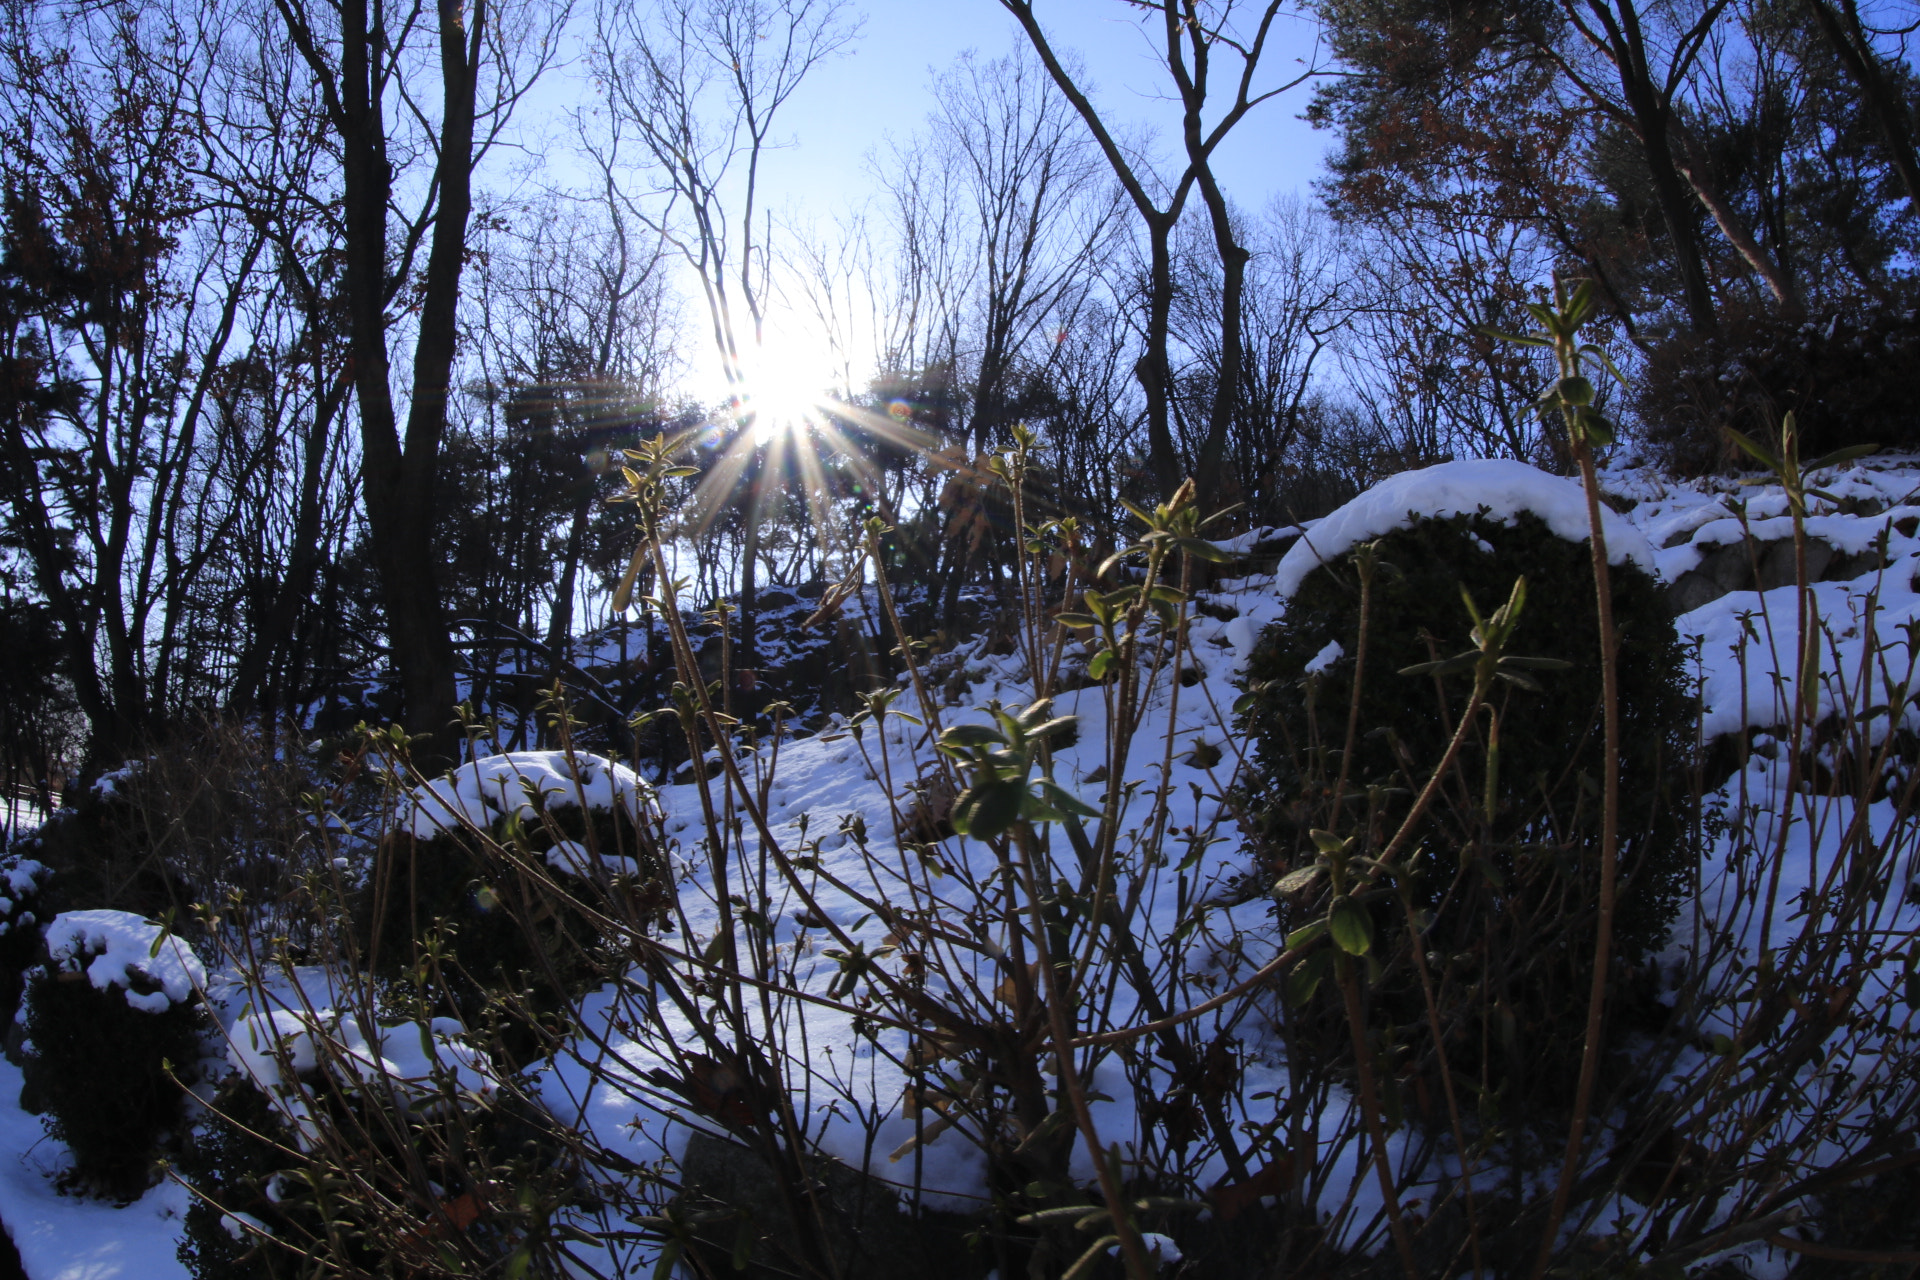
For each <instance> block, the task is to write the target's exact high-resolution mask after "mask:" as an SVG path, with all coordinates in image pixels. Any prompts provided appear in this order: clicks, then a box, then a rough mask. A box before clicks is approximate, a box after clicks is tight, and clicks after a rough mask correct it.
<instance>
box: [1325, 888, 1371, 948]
mask: <svg viewBox="0 0 1920 1280" xmlns="http://www.w3.org/2000/svg"><path fill="white" fill-rule="evenodd" d="M1327 929H1328V931H1329V932H1330V933H1332V934H1333V945H1335V946H1336V947H1339V948H1340V949H1341V950H1342V951H1344V952H1346V953H1347V954H1348V955H1350V956H1363V955H1365V954H1367V952H1368V951H1370V950H1371V949H1372V948H1373V917H1372V916H1369V915H1368V914H1367V909H1366V908H1365V907H1363V906H1361V905H1360V904H1359V903H1357V902H1355V901H1354V900H1353V899H1352V898H1349V897H1347V896H1346V895H1345V894H1342V895H1341V896H1340V897H1338V898H1335V899H1334V900H1333V909H1332V910H1330V911H1328V912H1327Z"/></svg>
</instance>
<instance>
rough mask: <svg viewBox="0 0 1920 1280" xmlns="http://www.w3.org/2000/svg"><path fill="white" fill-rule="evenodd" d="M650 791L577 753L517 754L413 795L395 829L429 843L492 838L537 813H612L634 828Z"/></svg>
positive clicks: (480, 763) (466, 768) (468, 768)
mask: <svg viewBox="0 0 1920 1280" xmlns="http://www.w3.org/2000/svg"><path fill="white" fill-rule="evenodd" d="M652 797H653V788H652V787H651V786H649V785H648V784H647V783H646V782H645V781H644V780H643V779H642V778H641V777H640V775H639V774H637V773H635V772H634V771H633V770H631V769H629V768H628V767H627V766H625V765H623V764H615V763H613V762H611V761H608V760H605V759H602V758H601V757H599V756H595V755H588V754H585V753H581V754H578V755H574V756H571V757H570V756H568V754H567V753H566V752H564V751H515V752H510V753H508V754H505V755H497V756H486V757H484V758H482V759H479V760H475V761H472V762H470V763H468V764H464V765H461V766H460V767H459V768H458V769H455V770H454V771H453V774H452V776H451V777H449V778H441V779H438V780H436V781H433V782H429V783H426V784H424V785H422V786H419V787H416V788H414V789H413V790H412V791H410V792H408V793H407V796H406V799H405V801H404V802H403V804H402V818H401V822H400V825H401V826H402V827H403V828H404V829H405V830H406V831H408V832H409V833H411V834H412V835H413V836H415V837H417V838H419V839H422V840H428V839H432V838H433V837H434V836H437V835H441V834H444V833H447V832H452V831H459V830H462V829H464V828H466V827H469V826H472V827H479V828H481V829H482V830H490V829H491V828H492V826H493V824H494V823H495V822H496V821H498V820H499V819H500V818H503V817H505V816H507V815H508V814H514V815H517V816H519V817H520V818H522V819H531V818H534V817H536V816H537V814H538V809H537V808H536V807H535V804H534V800H535V798H538V801H539V804H540V806H541V807H545V808H555V809H565V808H581V807H585V808H586V809H588V810H589V811H594V812H600V811H607V810H611V809H613V808H615V807H616V806H617V807H619V808H620V809H622V810H624V811H625V812H626V813H627V814H628V815H629V816H630V817H632V818H634V819H635V820H638V819H639V817H640V816H641V814H642V813H644V812H645V811H646V810H647V808H648V806H649V805H650V804H651V803H652Z"/></svg>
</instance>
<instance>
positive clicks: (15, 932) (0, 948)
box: [0, 854, 53, 1026]
mask: <svg viewBox="0 0 1920 1280" xmlns="http://www.w3.org/2000/svg"><path fill="white" fill-rule="evenodd" d="M52 875H53V872H52V871H51V870H49V869H48V868H47V866H46V865H45V864H44V863H41V862H36V861H35V860H34V859H32V858H25V857H21V856H20V855H19V854H9V855H7V856H6V857H5V858H0V1026H7V1025H11V1024H12V1022H13V1015H14V1014H15V1013H16V1012H18V1011H19V1008H20V996H21V993H22V991H24V990H25V984H26V975H27V970H28V969H31V968H32V967H33V966H34V965H35V964H37V963H39V961H40V924H41V921H42V919H43V917H44V915H45V908H44V906H43V905H42V902H41V899H42V897H43V894H44V891H45V889H46V887H47V881H48V880H49V879H50V878H51V877H52Z"/></svg>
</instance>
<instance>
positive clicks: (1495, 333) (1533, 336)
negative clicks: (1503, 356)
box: [1474, 325, 1553, 347]
mask: <svg viewBox="0 0 1920 1280" xmlns="http://www.w3.org/2000/svg"><path fill="white" fill-rule="evenodd" d="M1474 332H1476V333H1478V334H1480V335H1482V336H1483V337H1488V338H1492V339H1493V340H1494V341H1495V342H1511V343H1513V344H1514V345H1515V346H1517V347H1551V346H1552V345H1553V339H1551V338H1543V337H1541V336H1540V335H1539V334H1537V333H1507V332H1505V331H1504V330H1500V329H1492V328H1488V327H1487V326H1486V325H1480V326H1479V327H1477V328H1476V329H1475V330H1474Z"/></svg>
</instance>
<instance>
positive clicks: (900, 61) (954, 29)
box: [769, 0, 1329, 217]
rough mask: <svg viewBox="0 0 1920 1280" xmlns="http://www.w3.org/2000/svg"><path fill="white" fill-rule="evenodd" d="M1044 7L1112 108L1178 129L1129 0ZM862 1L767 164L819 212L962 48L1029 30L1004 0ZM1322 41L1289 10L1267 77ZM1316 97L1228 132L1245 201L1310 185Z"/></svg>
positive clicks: (1050, 1) (899, 127)
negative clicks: (1304, 116)
mask: <svg viewBox="0 0 1920 1280" xmlns="http://www.w3.org/2000/svg"><path fill="white" fill-rule="evenodd" d="M1037 7H1038V9H1039V12H1040V14H1041V20H1042V22H1043V24H1044V25H1045V26H1046V28H1047V30H1048V33H1049V36H1050V37H1051V38H1052V39H1053V41H1054V42H1055V45H1056V47H1058V48H1061V49H1063V50H1064V49H1071V50H1073V51H1074V52H1076V53H1077V54H1078V55H1079V56H1080V57H1081V59H1082V60H1083V61H1084V62H1085V64H1086V67H1087V69H1088V72H1089V73H1090V78H1091V79H1092V80H1093V82H1094V84H1095V88H1096V97H1095V100H1096V102H1097V103H1098V104H1099V105H1100V107H1101V109H1102V110H1103V111H1104V112H1107V113H1109V115H1110V117H1111V118H1114V119H1120V120H1127V121H1131V122H1134V123H1137V124H1142V125H1146V126H1149V127H1154V126H1158V132H1159V133H1160V134H1161V136H1164V137H1167V138H1168V139H1169V141H1172V140H1173V139H1174V138H1175V136H1176V135H1175V134H1174V133H1173V127H1174V125H1175V123H1176V122H1177V116H1176V114H1175V110H1174V108H1173V107H1172V106H1171V105H1170V104H1169V103H1167V102H1166V101H1164V100H1158V99H1157V97H1156V95H1164V94H1166V93H1168V92H1170V90H1171V85H1170V83H1169V82H1168V80H1167V77H1166V72H1165V71H1164V69H1161V68H1159V67H1158V66H1157V65H1156V63H1155V62H1154V61H1153V55H1154V49H1153V47H1152V46H1151V44H1150V43H1149V41H1148V40H1147V38H1146V35H1145V34H1144V31H1143V28H1142V26H1141V24H1140V21H1139V20H1138V18H1137V17H1135V16H1133V15H1134V13H1135V11H1133V10H1132V9H1131V8H1130V6H1128V5H1127V4H1126V3H1125V2H1124V0H1037ZM854 8H855V10H856V11H859V12H863V13H864V14H865V17H866V22H865V28H864V30H863V32H862V35H861V38H860V40H859V41H858V43H857V44H856V45H855V46H854V48H853V50H852V52H851V53H849V54H847V55H845V56H843V57H842V58H840V59H839V60H837V61H836V62H834V63H833V64H831V65H830V66H828V67H825V68H822V69H821V70H820V71H819V72H816V74H815V75H814V76H813V78H812V79H811V80H810V81H809V82H808V83H807V84H806V85H805V86H803V87H802V89H801V91H800V92H799V93H798V94H797V95H795V97H794V99H793V101H792V102H791V103H790V104H789V106H788V114H787V115H786V116H785V118H784V124H785V127H784V128H783V129H782V130H781V132H782V133H784V134H787V135H788V136H789V137H790V138H791V140H792V142H793V145H792V146H790V147H787V148H784V149H783V150H782V151H781V153H780V154H779V155H778V156H777V157H775V158H774V160H773V162H772V164H771V165H770V170H771V172H770V174H769V177H770V178H771V179H772V181H773V184H774V187H775V189H776V190H777V191H778V192H779V193H780V194H779V195H778V196H776V200H780V201H781V202H784V200H786V199H790V200H792V201H793V202H794V203H795V204H796V205H798V206H799V207H800V209H801V210H804V212H806V213H809V214H812V215H814V216H816V217H826V216H829V215H830V214H832V213H833V212H835V211H836V210H838V209H841V208H845V207H847V206H849V205H851V204H857V203H858V202H859V200H860V199H861V198H862V197H863V196H865V195H866V194H867V193H868V192H869V191H870V189H871V186H872V181H871V178H870V177H869V175H868V172H867V169H866V166H865V162H864V157H865V155H866V154H867V153H868V152H869V151H871V150H873V149H874V148H876V147H877V146H878V145H879V144H880V143H881V142H882V141H883V140H884V139H885V138H886V137H887V136H888V135H889V134H892V135H894V136H898V137H904V136H906V135H907V134H909V133H911V132H912V131H913V130H914V129H915V128H916V127H918V125H919V124H920V122H921V120H922V119H923V118H924V117H925V115H926V113H927V111H928V110H929V109H930V108H931V107H932V106H933V98H932V95H931V93H930V92H929V89H928V86H929V82H930V81H931V79H932V75H933V74H935V73H937V72H939V71H942V70H944V69H945V68H946V67H947V66H949V65H950V64H951V63H952V62H953V60H954V58H955V57H956V56H957V55H959V54H960V53H961V52H962V51H963V50H966V49H970V48H971V49H977V50H979V51H980V52H981V53H982V54H983V55H987V56H993V55H996V54H1000V53H1004V52H1006V51H1008V50H1009V49H1011V48H1012V47H1013V46H1014V43H1015V41H1016V40H1017V39H1021V38H1022V37H1021V36H1020V32H1019V29H1018V27H1016V26H1015V24H1014V22H1013V19H1012V18H1010V17H1009V16H1007V14H1006V12H1005V11H1004V10H1003V9H1001V7H1000V6H999V4H997V3H995V0H945V2H933V0H865V2H864V3H858V4H856V5H855V6H854ZM1314 50H1315V31H1314V27H1313V25H1312V23H1311V22H1310V21H1308V20H1307V19H1304V18H1300V17H1283V18H1282V19H1281V20H1280V22H1279V24H1278V25H1277V27H1276V30H1275V38H1274V40H1273V41H1272V45H1271V49H1270V52H1269V55H1268V59H1266V60H1264V61H1265V62H1268V63H1270V64H1271V66H1272V68H1273V71H1272V74H1271V75H1270V76H1267V75H1263V77H1262V82H1263V83H1264V84H1275V83H1280V82H1283V81H1285V80H1287V79H1291V78H1292V77H1293V76H1294V75H1297V74H1298V73H1299V72H1300V71H1301V70H1304V69H1305V67H1306V65H1307V63H1308V61H1309V60H1311V59H1312V58H1313V56H1314ZM1275 55H1278V56H1275ZM1216 74H1218V73H1217V72H1216ZM1307 96H1308V90H1307V89H1306V88H1304V87H1302V88H1299V89H1295V90H1293V91H1292V92H1290V93H1288V94H1285V95H1283V96H1282V97H1280V98H1277V99H1275V100H1273V101H1271V102H1269V103H1266V104H1265V105H1263V106H1262V107H1260V108H1259V109H1258V110H1257V111H1256V112H1255V113H1254V114H1253V115H1252V116H1251V117H1249V118H1248V119H1247V120H1246V121H1244V122H1242V124H1241V125H1240V126H1239V128H1238V129H1237V130H1236V132H1235V133H1234V134H1233V135H1232V136H1231V137H1230V138H1229V141H1228V143H1227V145H1226V147H1225V148H1224V149H1223V154H1222V156H1221V160H1220V163H1219V165H1218V170H1219V173H1220V175H1221V179H1222V182H1223V184H1224V185H1225V186H1226V187H1227V190H1228V192H1229V194H1230V195H1232V197H1233V198H1234V199H1235V200H1236V201H1237V202H1238V203H1240V204H1241V205H1243V206H1246V207H1248V208H1257V207H1258V206H1260V205H1261V204H1264V203H1265V202H1266V199H1267V197H1268V195H1269V194H1270V193H1274V192H1285V191H1300V192H1301V193H1302V194H1305V192H1306V188H1307V186H1308V184H1309V183H1310V182H1311V181H1312V180H1313V178H1315V177H1316V176H1318V174H1319V173H1320V168H1321V157H1322V156H1323V154H1324V153H1325V151H1326V148H1327V145H1328V142H1329V137H1328V135H1326V134H1324V133H1316V132H1315V131H1314V130H1312V129H1311V128H1309V127H1308V126H1307V125H1306V124H1305V123H1304V122H1302V121H1301V120H1300V119H1299V118H1298V117H1299V115H1300V113H1301V111H1302V110H1303V109H1304V108H1305V105H1306V101H1307ZM783 197H784V199H783Z"/></svg>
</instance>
